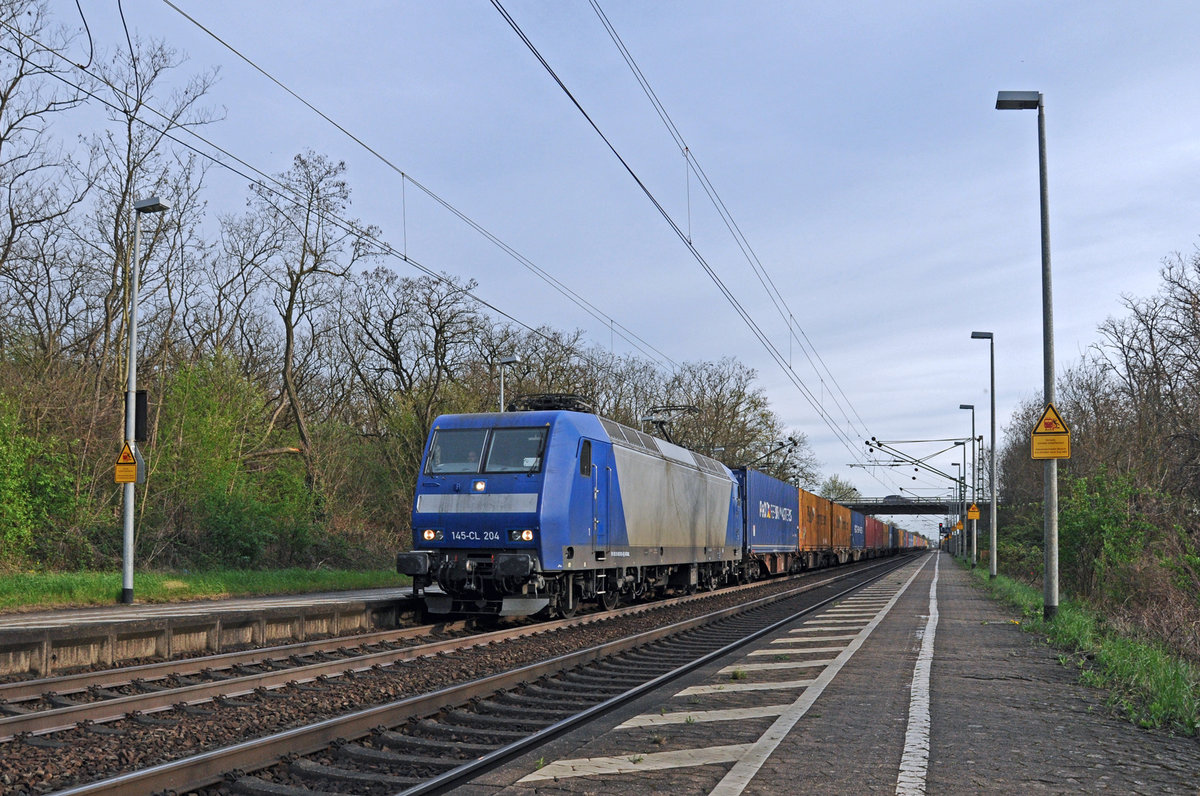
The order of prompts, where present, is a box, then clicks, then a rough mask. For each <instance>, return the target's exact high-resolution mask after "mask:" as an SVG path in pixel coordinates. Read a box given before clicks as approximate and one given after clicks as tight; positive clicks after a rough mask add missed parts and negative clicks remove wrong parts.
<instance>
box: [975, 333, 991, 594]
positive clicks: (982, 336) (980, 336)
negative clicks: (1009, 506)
mask: <svg viewBox="0 0 1200 796" xmlns="http://www.w3.org/2000/svg"><path fill="white" fill-rule="evenodd" d="M971 339H972V340H987V341H988V360H989V362H990V363H991V375H992V378H991V394H992V446H991V447H992V449H991V453H990V454H989V455H990V456H991V458H992V463H991V468H990V472H989V477H990V479H991V485H992V497H991V508H990V510H989V511H988V525H989V533H990V535H991V540H990V541H991V546H990V547H989V553H988V579H989V580H990V579H993V578H995V577H996V340H995V337H994V336H993V335H992V333H991V332H971Z"/></svg>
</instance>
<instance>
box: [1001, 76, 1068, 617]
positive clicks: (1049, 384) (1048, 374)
mask: <svg viewBox="0 0 1200 796" xmlns="http://www.w3.org/2000/svg"><path fill="white" fill-rule="evenodd" d="M1034 109H1036V110H1037V112H1038V181H1039V189H1040V198H1041V207H1042V381H1043V385H1044V386H1043V389H1044V391H1045V394H1046V404H1047V405H1050V404H1052V403H1054V302H1053V301H1052V295H1053V294H1052V292H1051V290H1050V202H1049V198H1048V194H1047V189H1046V108H1045V98H1044V97H1043V96H1042V92H1040V91H1001V92H999V93H998V94H997V95H996V110H1000V111H1006V110H1034ZM1042 496H1043V499H1042V504H1043V506H1044V508H1043V513H1042V528H1043V530H1042V537H1043V539H1042V542H1043V547H1044V550H1045V554H1044V556H1043V558H1044V562H1045V563H1044V573H1043V576H1042V617H1043V618H1044V619H1046V620H1047V621H1050V620H1052V619H1054V617H1055V616H1056V615H1057V614H1058V460H1057V459H1046V460H1045V463H1044V468H1043V475H1042Z"/></svg>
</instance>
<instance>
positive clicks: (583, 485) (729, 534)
mask: <svg viewBox="0 0 1200 796" xmlns="http://www.w3.org/2000/svg"><path fill="white" fill-rule="evenodd" d="M412 530H413V545H412V550H411V551H408V552H401V553H399V554H398V555H397V559H396V569H397V571H399V572H400V573H402V574H406V575H410V576H412V579H413V589H414V593H420V592H422V591H423V593H424V598H425V607H426V610H427V611H429V612H431V613H467V614H482V615H498V616H526V615H531V614H536V613H543V614H548V615H552V616H559V617H568V616H571V615H573V614H574V613H575V611H576V609H577V608H578V607H579V606H580V605H581V604H583V603H596V604H599V605H600V606H603V607H605V608H609V609H611V608H613V607H615V606H616V605H617V604H618V603H619V602H620V601H622V600H625V601H632V600H636V599H639V598H642V597H645V596H648V595H652V594H659V593H664V592H666V591H694V590H697V589H706V590H707V589H715V588H717V587H719V586H722V585H726V584H731V583H736V582H747V581H750V580H754V579H757V578H761V577H766V576H769V575H777V574H784V573H789V572H798V571H801V570H805V569H814V568H818V567H825V566H832V565H836V564H842V563H846V562H849V561H854V560H859V559H863V558H871V557H876V556H882V555H892V554H894V553H896V552H898V551H900V550H903V549H906V548H914V547H923V546H924V542H925V540H924V538H923V537H919V536H917V535H916V534H911V533H909V532H908V531H905V530H903V529H901V528H897V527H895V526H891V525H888V524H886V523H883V522H881V521H879V520H877V519H875V518H874V517H865V516H863V515H862V514H858V513H857V512H852V511H851V510H850V509H848V508H846V507H845V506H840V505H838V504H836V503H832V502H830V501H828V500H826V499H824V498H821V497H819V496H817V495H814V494H812V493H810V492H807V491H805V490H803V489H798V488H796V487H795V486H792V485H790V484H787V483H785V482H783V481H779V480H777V479H775V478H772V477H771V476H768V475H766V474H765V473H762V472H759V471H756V470H752V469H747V468H740V469H730V468H729V467H726V466H725V465H724V464H722V463H721V462H718V461H717V460H715V459H712V458H710V457H708V456H704V455H702V454H700V453H696V452H694V451H690V450H687V449H686V448H683V447H680V446H678V445H675V444H672V443H670V442H667V441H666V440H663V439H659V438H657V437H653V436H651V435H649V434H646V433H644V432H642V431H639V430H637V429H634V428H630V427H628V426H624V425H621V424H620V423H616V422H613V421H611V420H608V419H606V418H603V417H600V416H598V415H596V414H594V413H592V412H590V411H580V410H579V408H567V409H557V408H554V409H535V410H532V411H515V412H495V413H483V414H460V415H443V416H441V417H439V418H438V419H437V420H436V421H435V422H434V424H433V428H432V431H431V432H430V435H429V439H428V440H427V442H426V445H425V451H424V455H423V456H422V461H421V470H420V473H419V475H418V478H417V485H416V490H415V495H414V499H413V509H412ZM434 584H436V586H437V588H436V589H434V588H429V587H431V586H433V585H434Z"/></svg>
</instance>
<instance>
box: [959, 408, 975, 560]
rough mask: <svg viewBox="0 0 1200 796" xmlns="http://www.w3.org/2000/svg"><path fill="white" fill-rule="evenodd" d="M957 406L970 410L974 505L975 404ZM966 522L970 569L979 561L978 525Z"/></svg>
mask: <svg viewBox="0 0 1200 796" xmlns="http://www.w3.org/2000/svg"><path fill="white" fill-rule="evenodd" d="M958 408H959V409H970V410H971V481H970V484H971V505H975V501H976V500H977V499H978V497H977V495H976V494H975V491H976V490H975V476H976V475H977V473H976V472H975V471H976V469H978V463H977V462H976V459H975V404H959V405H958ZM966 452H967V449H966V448H965V447H964V448H963V453H966ZM963 476H964V477H965V476H966V472H964V473H963ZM967 522H969V523H971V569H975V564H976V563H978V561H979V545H978V542H977V539H978V538H979V530H978V526H977V525H976V521H975V520H972V519H968V520H967Z"/></svg>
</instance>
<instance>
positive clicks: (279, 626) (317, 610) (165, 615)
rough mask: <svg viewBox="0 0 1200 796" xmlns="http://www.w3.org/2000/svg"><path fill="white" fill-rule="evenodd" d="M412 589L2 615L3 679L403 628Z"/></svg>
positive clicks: (409, 610)
mask: <svg viewBox="0 0 1200 796" xmlns="http://www.w3.org/2000/svg"><path fill="white" fill-rule="evenodd" d="M414 610H415V606H414V605H413V603H412V590H411V589H410V588H407V587H405V588H389V589H357V590H352V591H340V592H322V593H314V594H294V595H287V596H270V597H247V598H236V599H227V600H197V601H193V602H181V603H146V604H141V603H134V604H133V605H112V606H101V607H88V608H59V609H53V610H48V611H32V612H19V613H4V614H0V677H13V676H18V677H19V676H38V677H49V676H52V675H54V674H60V673H62V672H63V671H65V670H69V669H73V668H77V667H83V666H95V665H113V664H118V663H125V662H129V661H134V660H140V659H145V658H169V657H172V656H174V655H179V654H185V653H196V652H204V653H218V652H223V651H226V650H231V649H237V648H239V647H240V646H248V645H263V644H275V643H278V644H284V643H287V642H290V641H302V640H304V639H307V638H314V637H318V638H319V637H327V636H336V635H340V634H343V633H352V632H368V631H371V630H377V629H385V628H391V627H396V626H397V623H398V621H399V619H400V618H401V617H402V616H404V615H406V614H409V613H412V612H413V611H414Z"/></svg>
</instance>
